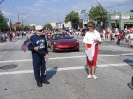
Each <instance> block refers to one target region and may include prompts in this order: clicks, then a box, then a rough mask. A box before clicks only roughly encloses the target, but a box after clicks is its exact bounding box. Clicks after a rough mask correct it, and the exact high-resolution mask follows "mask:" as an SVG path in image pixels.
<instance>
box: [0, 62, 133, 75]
mask: <svg viewBox="0 0 133 99" xmlns="http://www.w3.org/2000/svg"><path fill="white" fill-rule="evenodd" d="M119 66H133V62H132V63H118V64H101V65H97V67H119ZM85 68H87V67H86V66H76V67H64V68H58V67H55V68H52V69H48V70H47V71H67V70H78V69H85ZM27 73H33V70H23V71H13V72H1V73H0V76H2V75H13V74H27Z"/></svg>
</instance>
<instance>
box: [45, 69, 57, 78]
mask: <svg viewBox="0 0 133 99" xmlns="http://www.w3.org/2000/svg"><path fill="white" fill-rule="evenodd" d="M57 70H58V67H53V68H52V69H49V70H47V72H46V74H47V76H46V79H47V80H49V79H51V78H52V77H53V76H54V75H55V74H56V72H57Z"/></svg>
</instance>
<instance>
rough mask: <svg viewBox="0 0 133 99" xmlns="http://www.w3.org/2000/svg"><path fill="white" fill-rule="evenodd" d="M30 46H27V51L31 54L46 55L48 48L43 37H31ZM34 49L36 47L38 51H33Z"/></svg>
mask: <svg viewBox="0 0 133 99" xmlns="http://www.w3.org/2000/svg"><path fill="white" fill-rule="evenodd" d="M30 41H31V44H30V45H29V46H28V49H29V50H30V51H32V54H34V53H37V54H43V55H45V54H48V47H47V41H46V38H45V36H44V35H42V36H38V35H36V34H35V35H32V36H31V37H30ZM34 47H38V51H35V50H34Z"/></svg>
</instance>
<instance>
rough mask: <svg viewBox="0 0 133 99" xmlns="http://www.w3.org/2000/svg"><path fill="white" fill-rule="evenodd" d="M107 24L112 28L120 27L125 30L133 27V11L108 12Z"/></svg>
mask: <svg viewBox="0 0 133 99" xmlns="http://www.w3.org/2000/svg"><path fill="white" fill-rule="evenodd" d="M106 24H107V26H108V27H109V28H111V29H113V28H119V29H121V30H124V29H125V27H126V26H127V27H128V28H131V27H133V12H116V11H115V12H114V13H112V14H111V13H109V14H108V20H107V23H106Z"/></svg>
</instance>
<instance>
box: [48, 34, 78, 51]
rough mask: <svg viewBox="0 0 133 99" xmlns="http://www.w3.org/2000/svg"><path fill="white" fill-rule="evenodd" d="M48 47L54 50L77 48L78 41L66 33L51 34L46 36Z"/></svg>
mask: <svg viewBox="0 0 133 99" xmlns="http://www.w3.org/2000/svg"><path fill="white" fill-rule="evenodd" d="M48 47H50V48H51V50H52V51H53V52H55V51H72V50H75V51H76V50H79V41H78V40H77V39H75V38H72V37H70V35H68V34H53V35H52V36H51V37H49V38H48Z"/></svg>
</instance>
